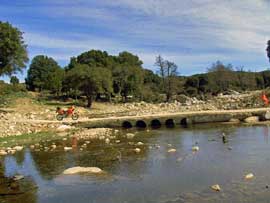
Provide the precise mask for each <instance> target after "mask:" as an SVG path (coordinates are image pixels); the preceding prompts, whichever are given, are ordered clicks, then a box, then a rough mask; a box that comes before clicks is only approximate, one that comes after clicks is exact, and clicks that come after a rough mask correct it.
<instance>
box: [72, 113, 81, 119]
mask: <svg viewBox="0 0 270 203" xmlns="http://www.w3.org/2000/svg"><path fill="white" fill-rule="evenodd" d="M71 118H72V120H78V118H79V114H77V113H73V114H72V116H71Z"/></svg>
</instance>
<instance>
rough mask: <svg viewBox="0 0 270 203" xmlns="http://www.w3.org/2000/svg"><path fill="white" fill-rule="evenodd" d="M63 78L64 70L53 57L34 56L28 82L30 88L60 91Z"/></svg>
mask: <svg viewBox="0 0 270 203" xmlns="http://www.w3.org/2000/svg"><path fill="white" fill-rule="evenodd" d="M63 78H64V71H63V70H62V69H61V67H60V66H59V65H58V64H57V62H56V61H55V60H54V59H53V58H50V57H47V56H43V55H39V56H36V57H34V58H33V60H32V62H31V65H30V68H29V70H28V73H27V78H26V84H27V87H28V89H30V90H35V89H38V90H39V91H42V90H50V91H52V92H54V93H59V92H60V91H61V88H62V80H63Z"/></svg>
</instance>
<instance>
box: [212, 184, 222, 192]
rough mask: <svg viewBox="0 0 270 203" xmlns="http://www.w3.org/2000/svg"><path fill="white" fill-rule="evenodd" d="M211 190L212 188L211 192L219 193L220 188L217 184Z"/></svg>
mask: <svg viewBox="0 0 270 203" xmlns="http://www.w3.org/2000/svg"><path fill="white" fill-rule="evenodd" d="M211 188H212V190H215V191H217V192H219V191H220V190H221V188H220V186H219V185H218V184H216V185H212V186H211Z"/></svg>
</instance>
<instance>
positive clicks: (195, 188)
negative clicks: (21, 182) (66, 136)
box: [0, 125, 270, 203]
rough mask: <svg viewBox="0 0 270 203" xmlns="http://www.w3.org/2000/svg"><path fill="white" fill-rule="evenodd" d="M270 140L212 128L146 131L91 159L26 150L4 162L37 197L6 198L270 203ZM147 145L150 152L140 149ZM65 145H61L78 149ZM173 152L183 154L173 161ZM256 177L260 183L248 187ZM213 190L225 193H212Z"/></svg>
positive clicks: (243, 130) (249, 130)
mask: <svg viewBox="0 0 270 203" xmlns="http://www.w3.org/2000/svg"><path fill="white" fill-rule="evenodd" d="M223 132H224V133H226V135H227V138H228V143H226V144H223V142H222V137H221V134H222V133H223ZM269 132H270V127H268V126H257V127H239V126H238V127H236V126H227V125H226V126H209V125H207V126H196V127H192V128H174V129H158V130H151V131H150V132H147V131H139V132H137V133H136V136H135V138H134V139H132V140H127V139H126V138H124V137H123V136H120V138H119V139H120V140H121V142H120V143H118V144H117V143H115V142H114V141H112V142H111V144H110V145H108V144H103V143H101V142H92V143H91V144H89V145H88V147H87V149H84V150H83V151H80V150H79V149H78V150H73V151H69V152H64V151H63V150H62V149H60V148H59V149H57V150H56V151H47V152H44V151H34V150H30V149H25V150H24V151H23V152H20V153H17V154H16V155H15V156H6V157H5V158H4V160H2V161H3V163H4V170H5V174H6V176H13V175H14V174H23V175H25V176H26V177H27V179H28V178H29V180H31V181H32V185H36V186H37V189H31V190H30V191H28V192H27V193H26V194H24V195H17V196H14V197H0V202H15V201H16V202H25V203H34V202H36V203H47V202H58V203H62V202H63V203H64V202H65V203H69V202H76V203H81V202H91V203H92V202H93V203H122V202H123V203H124V202H126V203H133V202H134V203H135V202H136V203H138V202H146V203H151V202H153V203H154V202H155V203H158V202H160V203H173V202H174V203H180V202H268V200H269V198H270V141H269V136H270V134H269ZM139 141H140V142H143V143H144V145H143V146H136V145H134V143H137V142H139ZM63 142H64V141H62V140H59V141H56V144H57V145H60V144H62V145H66V144H69V142H71V141H70V140H68V141H66V143H63ZM131 142H134V143H131ZM50 144H51V143H43V145H50ZM81 144H82V143H79V145H81ZM194 145H197V146H199V148H200V150H199V151H198V152H196V153H193V152H192V150H191V149H192V146H194ZM136 147H139V148H141V149H142V151H141V152H140V153H138V154H136V153H135V152H134V150H133V149H134V148H136ZM170 148H175V149H176V150H177V151H176V152H175V153H168V152H167V151H168V149H170ZM73 166H97V167H100V168H102V169H103V170H105V171H106V174H103V175H98V176H92V175H62V172H63V170H65V169H66V168H69V167H73ZM248 173H253V174H254V175H255V178H253V179H251V180H245V179H244V176H245V175H246V174H248ZM213 184H219V185H220V187H221V189H222V190H221V191H220V192H215V191H212V190H211V188H210V186H211V185H213ZM268 186H269V189H268Z"/></svg>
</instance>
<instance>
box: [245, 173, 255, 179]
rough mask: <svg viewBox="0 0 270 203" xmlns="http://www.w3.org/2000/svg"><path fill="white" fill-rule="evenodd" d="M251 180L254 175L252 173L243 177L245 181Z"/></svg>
mask: <svg viewBox="0 0 270 203" xmlns="http://www.w3.org/2000/svg"><path fill="white" fill-rule="evenodd" d="M252 178H254V175H253V174H252V173H249V174H247V175H246V176H245V179H247V180H248V179H252Z"/></svg>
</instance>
